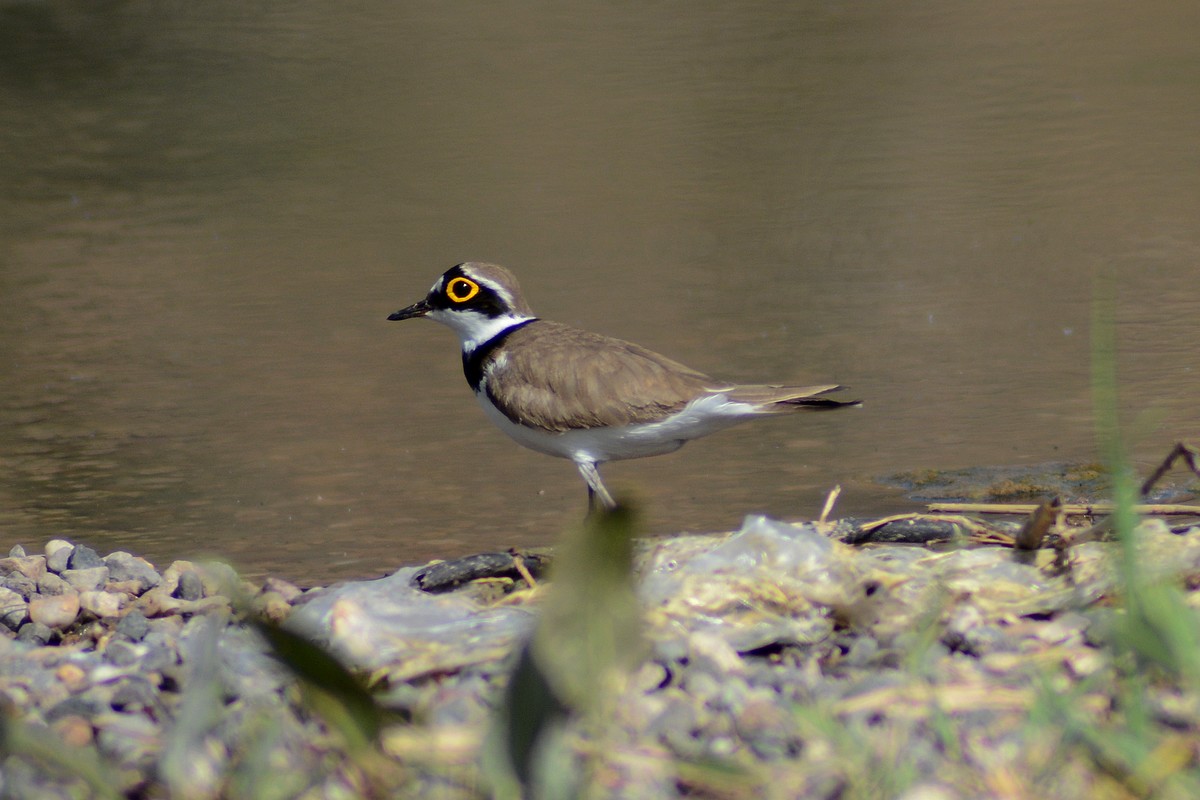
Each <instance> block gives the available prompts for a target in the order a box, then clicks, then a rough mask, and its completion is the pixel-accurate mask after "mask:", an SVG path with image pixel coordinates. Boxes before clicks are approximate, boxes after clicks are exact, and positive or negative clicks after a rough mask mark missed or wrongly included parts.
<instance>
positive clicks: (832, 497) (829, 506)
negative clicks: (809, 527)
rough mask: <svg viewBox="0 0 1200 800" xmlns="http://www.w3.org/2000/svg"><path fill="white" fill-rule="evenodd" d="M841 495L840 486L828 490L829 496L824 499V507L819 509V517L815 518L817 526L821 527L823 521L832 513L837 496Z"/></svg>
mask: <svg viewBox="0 0 1200 800" xmlns="http://www.w3.org/2000/svg"><path fill="white" fill-rule="evenodd" d="M841 493H842V487H841V486H840V485H838V486H834V487H833V488H832V489H830V490H829V495H828V496H827V497H826V498H825V505H824V506H823V507H822V508H821V516H820V517H818V518H817V525H818V526H822V525H824V524H825V520H827V519H828V518H829V514H830V512H831V511H833V504H834V503H836V502H837V499H838V495H840V494H841Z"/></svg>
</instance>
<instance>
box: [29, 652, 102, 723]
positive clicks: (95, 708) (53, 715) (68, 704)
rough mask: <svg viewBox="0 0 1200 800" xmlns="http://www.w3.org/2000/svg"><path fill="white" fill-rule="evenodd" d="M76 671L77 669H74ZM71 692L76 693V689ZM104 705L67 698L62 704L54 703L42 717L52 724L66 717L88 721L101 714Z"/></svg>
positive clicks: (89, 699)
mask: <svg viewBox="0 0 1200 800" xmlns="http://www.w3.org/2000/svg"><path fill="white" fill-rule="evenodd" d="M70 666H72V667H74V666H75V665H74V664H71V665H70ZM76 669H78V667H76ZM79 688H82V687H79ZM72 691H77V689H72ZM104 705H105V704H103V703H99V702H97V701H96V700H95V699H93V698H88V697H80V696H74V697H68V698H67V699H65V700H63V701H62V702H60V703H56V704H55V705H54V706H52V707H50V708H49V709H47V711H46V713H45V714H44V716H45V718H46V722H49V723H52V724H53V723H55V722H57V721H58V720H60V719H66V718H67V717H79V718H80V719H83V720H88V719H91V718H92V717H94V716H96V715H97V714H101V713H103V712H104V710H105V708H104Z"/></svg>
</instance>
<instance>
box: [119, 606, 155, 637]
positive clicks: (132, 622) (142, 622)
mask: <svg viewBox="0 0 1200 800" xmlns="http://www.w3.org/2000/svg"><path fill="white" fill-rule="evenodd" d="M149 632H150V620H148V619H146V617H145V616H144V615H143V614H142V612H140V611H138V610H137V609H136V608H135V609H133V610H132V611H130V612H129V613H128V614H126V615H125V616H124V617H122V618H121V621H120V622H118V623H117V629H116V633H117V635H118V636H123V637H125V638H126V639H128V640H129V641H131V642H140V641H141V640H142V639H144V638H146V634H147V633H149Z"/></svg>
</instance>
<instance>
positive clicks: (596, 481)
mask: <svg viewBox="0 0 1200 800" xmlns="http://www.w3.org/2000/svg"><path fill="white" fill-rule="evenodd" d="M575 466H576V468H578V470H579V474H580V475H582V476H583V480H584V483H586V484H587V487H588V515H589V516H590V515H591V514H592V512H593V511H595V510H596V500H597V499H598V500H599V501H600V506H601V508H605V509H608V510H610V511H611V510H612V509H614V508H616V507H617V503H616V501H615V500H613V499H612V495H611V494H609V493H608V489H605V488H604V482H603V481H602V480H600V472H599V471H598V470H597V469H596V462H595V461H576V462H575Z"/></svg>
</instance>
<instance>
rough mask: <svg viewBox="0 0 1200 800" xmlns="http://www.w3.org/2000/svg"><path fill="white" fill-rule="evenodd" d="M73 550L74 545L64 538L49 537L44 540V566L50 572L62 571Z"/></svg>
mask: <svg viewBox="0 0 1200 800" xmlns="http://www.w3.org/2000/svg"><path fill="white" fill-rule="evenodd" d="M74 551H75V545H73V544H71V543H70V542H68V541H67V540H66V539H51V540H50V541H48V542H46V550H45V552H46V568H47V569H48V570H50V571H51V572H62V571H63V570H64V569H66V568H67V561H68V560H69V559H70V558H71V553H73V552H74Z"/></svg>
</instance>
